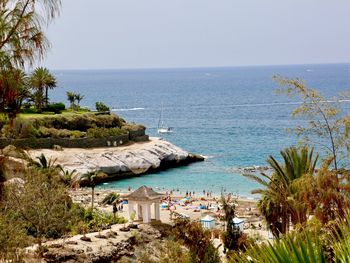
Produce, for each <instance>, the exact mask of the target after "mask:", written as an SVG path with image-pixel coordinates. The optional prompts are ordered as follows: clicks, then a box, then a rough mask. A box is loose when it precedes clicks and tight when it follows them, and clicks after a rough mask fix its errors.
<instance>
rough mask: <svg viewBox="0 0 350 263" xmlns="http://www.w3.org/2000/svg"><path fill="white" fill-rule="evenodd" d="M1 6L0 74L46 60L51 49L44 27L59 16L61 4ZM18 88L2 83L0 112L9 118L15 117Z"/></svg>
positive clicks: (16, 0) (21, 1)
mask: <svg viewBox="0 0 350 263" xmlns="http://www.w3.org/2000/svg"><path fill="white" fill-rule="evenodd" d="M0 5H1V12H0V35H1V37H0V75H3V76H11V75H15V72H16V70H18V69H23V68H24V66H25V64H28V65H32V64H33V63H34V61H36V60H40V59H42V58H43V56H44V55H45V53H46V51H47V50H48V48H49V46H50V45H49V42H48V40H47V39H46V37H45V35H44V32H43V26H45V25H47V24H48V23H49V22H51V21H52V20H53V19H54V18H55V17H57V16H58V14H59V12H60V7H61V1H60V0H0ZM10 84H11V85H10ZM18 89H19V87H18V85H16V83H14V82H9V81H3V80H2V81H0V112H3V113H5V114H9V117H10V118H14V117H16V114H15V113H13V111H14V109H13V108H12V105H13V103H14V101H16V100H17V99H18ZM5 110H6V111H5Z"/></svg>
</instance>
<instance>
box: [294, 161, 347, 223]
mask: <svg viewBox="0 0 350 263" xmlns="http://www.w3.org/2000/svg"><path fill="white" fill-rule="evenodd" d="M328 166H329V163H326V164H324V165H323V167H321V169H319V170H318V172H317V174H316V175H305V176H304V177H302V178H300V179H298V180H297V181H296V183H295V187H297V188H298V197H297V201H299V202H300V203H301V202H302V203H304V204H305V205H306V207H307V209H308V212H309V214H312V215H314V216H315V217H316V218H317V219H318V220H319V221H320V222H321V224H322V225H326V224H328V223H329V222H331V221H333V220H336V219H337V218H344V217H345V215H346V212H347V211H349V209H350V202H349V200H350V192H349V190H350V172H349V171H347V170H342V171H339V170H338V171H330V170H329V169H328ZM339 174H341V177H342V180H338V175H339Z"/></svg>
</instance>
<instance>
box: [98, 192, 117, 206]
mask: <svg viewBox="0 0 350 263" xmlns="http://www.w3.org/2000/svg"><path fill="white" fill-rule="evenodd" d="M118 200H119V194H117V193H109V194H108V195H106V197H105V198H103V200H102V204H104V205H111V204H113V203H114V202H118Z"/></svg>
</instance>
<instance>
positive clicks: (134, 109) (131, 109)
mask: <svg viewBox="0 0 350 263" xmlns="http://www.w3.org/2000/svg"><path fill="white" fill-rule="evenodd" d="M144 109H145V108H129V109H112V111H136V110H144Z"/></svg>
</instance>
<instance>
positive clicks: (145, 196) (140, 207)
mask: <svg viewBox="0 0 350 263" xmlns="http://www.w3.org/2000/svg"><path fill="white" fill-rule="evenodd" d="M162 196H163V195H162V194H160V193H157V192H155V191H153V190H152V188H149V187H146V186H141V187H140V188H139V189H137V190H136V191H134V192H132V193H131V194H129V195H128V196H127V197H126V198H127V199H128V212H129V219H131V215H132V214H133V213H135V215H136V220H142V222H143V223H149V222H151V219H152V209H151V208H153V211H154V216H153V219H155V220H160V199H161V197H162ZM152 206H153V207H152Z"/></svg>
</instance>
